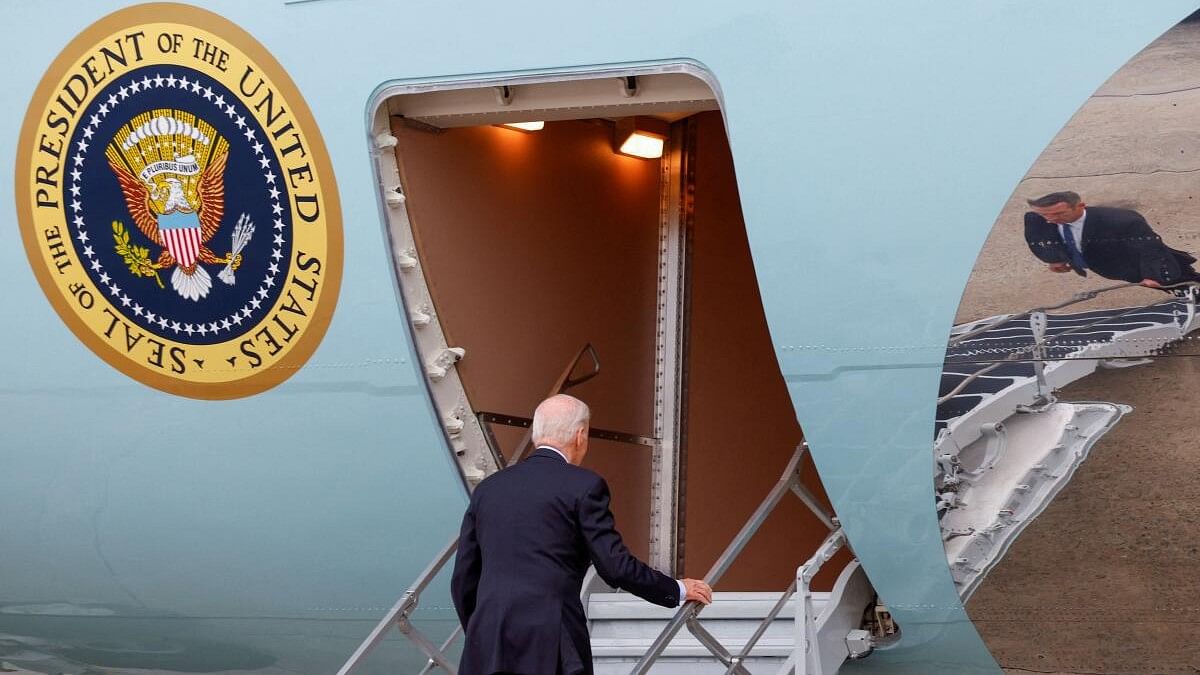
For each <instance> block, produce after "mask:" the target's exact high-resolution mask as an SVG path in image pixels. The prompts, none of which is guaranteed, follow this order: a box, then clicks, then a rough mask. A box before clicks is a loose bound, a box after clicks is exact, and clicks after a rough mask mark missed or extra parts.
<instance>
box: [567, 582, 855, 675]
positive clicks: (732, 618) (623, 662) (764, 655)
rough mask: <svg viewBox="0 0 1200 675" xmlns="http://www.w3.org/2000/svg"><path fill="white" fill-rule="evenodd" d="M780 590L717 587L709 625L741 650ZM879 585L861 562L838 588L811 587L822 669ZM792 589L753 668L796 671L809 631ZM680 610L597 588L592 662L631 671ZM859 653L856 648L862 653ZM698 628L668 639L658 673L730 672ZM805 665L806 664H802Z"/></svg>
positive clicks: (844, 654) (611, 672)
mask: <svg viewBox="0 0 1200 675" xmlns="http://www.w3.org/2000/svg"><path fill="white" fill-rule="evenodd" d="M781 595H782V594H780V593H714V594H713V602H712V604H711V605H709V606H708V607H707V608H705V610H704V625H705V627H706V628H707V629H708V632H709V633H711V634H712V636H713V637H714V638H716V639H717V640H718V641H719V642H720V643H721V644H722V645H724V646H725V648H726V649H728V650H729V651H730V652H731V653H733V654H741V653H743V651H744V650H745V648H746V646H747V645H748V644H750V643H751V640H752V639H753V638H754V636H755V634H756V632H758V631H759V629H760V627H761V626H763V620H764V618H765V617H767V616H768V615H770V614H771V611H772V609H774V608H775V606H776V605H777V604H778V603H779V601H780V598H781ZM872 595H873V592H872V590H871V586H870V583H868V581H867V578H866V575H865V574H864V573H863V571H862V568H861V567H860V566H859V565H858V563H857V562H854V563H851V564H850V565H847V566H846V568H845V569H844V570H842V573H841V575H840V576H839V577H838V580H837V583H836V584H835V586H834V588H833V590H831V591H828V592H820V593H812V594H811V598H810V602H811V611H812V613H813V614H814V615H815V616H813V617H811V618H812V621H811V626H809V627H808V628H810V629H811V631H812V636H811V639H812V640H813V642H814V644H813V645H812V649H811V651H812V652H813V654H814V655H815V656H816V658H815V659H814V661H815V662H816V664H818V669H816V670H809V671H808V672H819V673H835V672H837V669H838V667H839V666H840V665H841V663H842V662H843V661H845V660H846V659H847V658H849V657H850V648H851V647H850V646H848V644H847V639H846V638H847V635H849V634H850V633H851V632H852V631H855V630H856V629H858V628H859V626H860V625H861V623H862V609H863V608H865V607H866V606H867V605H868V604H870V602H871V600H872ZM797 607H798V604H797V600H796V597H795V595H792V596H790V597H788V598H786V599H785V600H784V603H783V604H782V606H780V608H779V610H778V612H777V613H776V614H775V615H774V618H773V619H772V620H771V621H769V622H767V623H766V624H765V627H764V628H763V630H762V631H761V635H760V636H759V637H758V638H757V641H756V642H757V643H756V644H754V645H752V647H753V648H752V650H750V651H749V652H748V654H749V655H748V656H747V657H746V658H745V659H743V660H742V661H741V662H740V664H741V666H743V667H744V668H745V669H746V670H748V671H749V672H751V673H780V672H787V673H790V672H795V671H794V668H795V659H794V654H795V653H796V644H797V638H798V636H799V635H802V634H804V633H805V631H806V626H805V619H806V616H805V613H804V612H803V611H801V612H797ZM673 613H674V610H670V609H665V608H662V607H658V606H655V605H651V604H648V603H646V602H643V601H641V600H639V599H637V598H635V597H632V596H630V595H629V594H627V593H596V594H593V595H592V596H591V602H590V603H589V604H588V618H589V621H590V623H591V633H592V661H593V663H594V665H595V672H596V675H626V674H627V673H629V672H630V671H631V670H632V669H633V667H634V666H635V665H636V664H637V662H638V661H639V660H640V659H641V658H642V656H643V655H644V654H645V653H646V652H647V651H648V650H649V649H650V647H651V645H652V644H653V642H654V639H655V638H656V637H657V636H658V635H659V633H660V632H661V631H662V629H663V627H664V626H665V625H666V624H667V622H668V621H669V620H670V619H671V616H672V614H673ZM856 655H857V654H856ZM729 669H730V668H729V666H727V665H726V664H724V663H721V662H720V661H718V660H716V659H714V658H713V655H712V654H711V653H710V652H709V650H708V648H707V647H706V646H705V645H704V644H703V643H702V642H701V641H700V640H699V639H698V638H697V637H696V636H694V635H692V634H690V633H682V632H681V633H679V634H676V636H675V637H674V638H673V639H672V640H671V641H670V642H669V643H667V646H666V648H665V649H664V650H663V653H662V655H661V656H660V657H659V658H658V661H657V662H656V663H655V664H654V666H653V668H652V670H651V671H650V672H652V673H662V674H663V675H673V674H679V675H702V674H705V673H713V674H714V675H715V674H719V673H725V672H729ZM801 672H803V671H801Z"/></svg>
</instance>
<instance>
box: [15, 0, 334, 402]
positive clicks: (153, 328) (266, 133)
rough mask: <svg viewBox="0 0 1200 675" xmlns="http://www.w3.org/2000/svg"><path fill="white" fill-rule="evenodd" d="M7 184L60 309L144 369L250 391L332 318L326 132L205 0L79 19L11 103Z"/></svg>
mask: <svg viewBox="0 0 1200 675" xmlns="http://www.w3.org/2000/svg"><path fill="white" fill-rule="evenodd" d="M16 195H17V208H18V215H19V219H20V225H21V233H22V237H23V239H24V242H25V248H26V252H27V253H28V256H29V261H30V264H31V265H32V267H33V270H34V272H35V274H36V276H37V278H38V281H39V282H40V284H41V286H42V289H43V290H44V291H45V293H46V296H47V297H48V298H49V300H50V302H51V303H52V304H53V306H54V308H55V309H56V310H57V312H58V314H59V315H60V316H61V317H62V319H63V321H64V322H65V323H66V324H67V325H68V326H69V327H70V328H71V330H72V331H73V332H74V333H75V335H76V336H77V337H78V338H79V339H80V340H81V341H83V343H84V344H86V345H87V346H88V347H89V348H90V349H91V350H92V351H93V352H95V353H96V354H97V355H98V356H100V357H101V358H102V359H104V360H105V361H106V362H108V363H109V364H110V365H112V366H113V367H115V368H117V369H118V370H120V371H121V372H123V373H125V374H126V375H128V376H130V377H132V378H134V379H136V380H138V381H140V382H143V383H145V384H147V385H149V386H152V387H155V388H157V389H160V390H163V391H167V392H171V393H174V394H179V395H182V396H189V397H193V398H208V399H216V398H235V397H240V396H248V395H251V394H255V393H259V392H261V391H264V390H266V389H268V388H270V387H272V386H275V385H276V384H278V383H280V382H282V381H283V380H285V379H287V378H288V377H289V376H291V375H292V374H293V373H294V372H295V371H296V370H298V369H299V368H300V367H301V366H302V365H303V364H304V362H305V361H306V360H307V359H308V357H309V356H310V355H311V354H312V352H313V350H314V349H315V348H316V346H317V344H318V343H319V342H320V340H321V338H322V336H323V335H324V333H325V329H326V327H327V326H328V324H329V320H330V317H331V315H332V313H333V309H334V305H335V304H336V302H337V293H338V287H339V284H340V280H341V268H342V227H341V212H340V206H339V204H338V199H337V187H336V185H335V183H334V177H333V171H332V168H331V167H330V163H329V159H328V156H327V154H326V152H325V148H324V144H323V143H322V140H321V137H320V135H319V133H318V130H317V127H316V123H315V122H314V121H313V119H312V115H311V113H310V112H309V111H308V108H307V106H306V105H305V103H304V101H303V99H302V98H301V97H300V93H299V91H297V89H296V87H295V85H294V84H292V81H291V80H290V79H289V78H288V76H287V74H286V73H285V72H284V71H283V69H282V67H281V66H280V65H279V64H278V63H277V62H276V61H275V60H274V59H273V58H272V57H271V56H270V54H268V53H267V51H266V50H265V49H264V48H263V47H262V46H261V45H260V44H258V42H256V41H255V40H254V39H253V38H252V37H251V36H250V35H249V34H247V33H246V32H245V31H243V30H241V29H240V28H238V27H237V26H235V25H233V24H232V23H230V22H229V21H227V20H225V19H224V18H222V17H220V16H218V15H216V14H213V13H211V12H207V11H205V10H201V9H198V8H195V7H190V6H186V5H177V4H170V3H154V4H146V5H138V6H135V7H131V8H128V9H125V10H121V11H118V12H116V13H114V14H110V15H109V16H107V17H105V18H103V19H101V20H100V21H98V22H96V23H95V24H93V25H92V26H90V27H89V28H87V29H86V30H85V31H84V32H83V33H82V34H80V35H79V36H78V37H77V38H75V39H74V40H73V41H72V42H71V43H70V44H69V45H68V46H67V47H66V49H65V50H64V51H63V52H62V53H61V55H60V56H59V57H58V59H57V60H55V62H54V63H53V64H52V65H51V66H50V68H49V70H48V71H47V73H46V75H45V76H44V77H43V79H42V82H41V84H40V85H39V86H38V88H37V91H36V93H35V95H34V97H33V101H32V103H31V104H30V107H29V111H28V113H27V114H26V118H25V123H24V125H23V127H22V129H21V138H20V144H19V149H18V157H17V166H16Z"/></svg>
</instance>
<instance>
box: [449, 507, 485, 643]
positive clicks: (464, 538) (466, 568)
mask: <svg viewBox="0 0 1200 675" xmlns="http://www.w3.org/2000/svg"><path fill="white" fill-rule="evenodd" d="M482 567H483V558H482V556H481V555H480V551H479V539H478V538H477V537H476V536H475V500H474V498H472V499H471V504H470V506H468V507H467V512H466V513H465V514H463V521H462V529H461V530H460V531H459V534H458V552H457V553H456V554H455V556H454V573H453V575H452V576H451V577H450V597H451V598H452V599H453V600H454V611H455V612H457V613H458V620H459V622H460V623H462V627H463V630H464V631H465V630H466V629H467V622H469V621H470V620H471V614H473V613H474V612H475V597H476V593H477V592H478V591H479V573H480V570H481V569H482Z"/></svg>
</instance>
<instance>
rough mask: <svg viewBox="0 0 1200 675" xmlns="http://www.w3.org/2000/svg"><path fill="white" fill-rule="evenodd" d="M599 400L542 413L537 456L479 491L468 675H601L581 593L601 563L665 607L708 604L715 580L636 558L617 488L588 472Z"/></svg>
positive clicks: (460, 597) (467, 582) (471, 551)
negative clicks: (613, 507)
mask: <svg viewBox="0 0 1200 675" xmlns="http://www.w3.org/2000/svg"><path fill="white" fill-rule="evenodd" d="M588 418H589V411H588V407H587V405H585V404H584V403H583V402H582V401H580V400H578V399H576V398H573V397H571V396H566V395H564V394H560V395H558V396H552V397H550V398H548V399H546V400H545V401H542V403H541V404H540V405H539V406H538V407H537V410H536V411H535V412H534V415H533V428H532V438H533V442H534V444H535V445H537V446H538V447H537V450H536V451H535V452H534V453H533V454H532V455H531V456H530V457H529V458H528V459H526V460H525V461H523V462H520V463H519V464H516V465H515V466H511V467H509V468H507V469H504V470H503V471H500V472H498V473H496V474H493V475H492V476H489V477H488V478H487V479H485V480H484V481H483V482H481V483H480V484H479V486H478V487H476V488H475V492H474V493H473V494H472V495H471V503H470V506H468V507H467V513H466V515H464V516H463V523H462V533H461V536H460V539H459V544H458V555H457V557H456V558H455V560H454V576H453V578H452V579H451V582H450V592H451V595H452V596H453V598H454V608H455V609H456V610H457V611H458V618H459V620H460V621H461V622H462V625H463V627H464V629H465V631H466V646H465V647H464V648H463V655H462V662H461V663H460V665H459V670H458V672H459V675H493V674H495V673H515V674H519V675H579V674H580V673H586V674H588V675H590V674H591V673H592V650H591V642H590V640H589V636H588V629H587V619H586V617H585V616H584V612H583V605H582V603H581V602H580V600H579V592H580V589H581V586H582V583H583V577H584V574H585V573H586V572H587V568H588V565H589V564H592V565H595V566H596V572H597V573H598V574H599V575H600V578H601V579H603V580H604V581H605V582H606V583H607V584H609V585H610V586H616V587H618V588H621V589H624V590H626V591H629V592H630V593H633V594H634V595H636V596H638V597H640V598H642V599H644V600H647V601H649V602H652V603H654V604H656V605H662V606H664V607H675V606H677V605H679V603H680V599H681V598H682V599H684V600H696V601H699V602H703V603H705V604H708V603H709V602H710V601H711V600H712V589H711V588H709V587H708V584H706V583H704V582H703V581H697V580H695V579H683V580H681V581H676V580H675V579H672V578H670V577H668V576H666V575H665V574H662V573H660V572H658V571H656V570H654V569H652V568H650V567H649V566H647V565H646V564H645V563H643V562H642V561H640V560H638V559H637V558H635V557H634V556H633V555H632V554H631V553H630V552H629V551H628V549H626V548H625V544H624V543H622V542H621V535H619V534H617V531H616V529H615V528H614V523H613V516H612V512H610V511H609V508H608V502H609V493H608V485H607V484H606V483H605V482H604V479H603V478H601V477H600V476H598V475H596V474H595V473H593V472H591V471H589V470H587V469H584V468H582V467H580V466H579V465H580V464H581V463H582V462H583V457H584V455H585V454H587V441H588Z"/></svg>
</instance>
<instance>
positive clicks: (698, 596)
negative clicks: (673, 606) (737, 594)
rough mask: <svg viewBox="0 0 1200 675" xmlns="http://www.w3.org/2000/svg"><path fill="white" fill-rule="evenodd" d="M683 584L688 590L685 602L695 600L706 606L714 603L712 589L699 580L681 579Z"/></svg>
mask: <svg viewBox="0 0 1200 675" xmlns="http://www.w3.org/2000/svg"><path fill="white" fill-rule="evenodd" d="M680 581H682V582H683V587H684V589H685V590H687V596H686V597H684V599H683V601H684V602H689V601H691V600H695V601H696V602H700V603H703V604H705V605H707V604H709V603H710V602H712V588H711V587H710V586H709V585H708V584H706V583H704V582H703V581H700V580H699V579H680Z"/></svg>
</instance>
